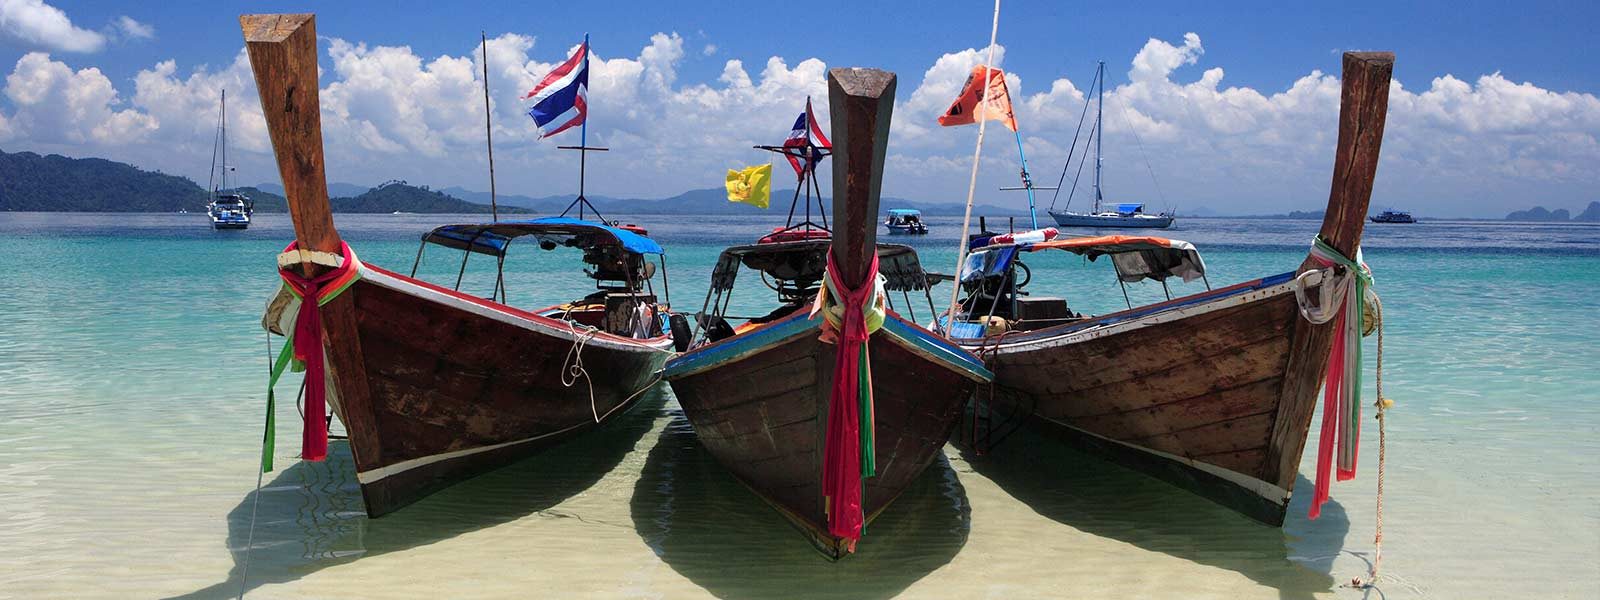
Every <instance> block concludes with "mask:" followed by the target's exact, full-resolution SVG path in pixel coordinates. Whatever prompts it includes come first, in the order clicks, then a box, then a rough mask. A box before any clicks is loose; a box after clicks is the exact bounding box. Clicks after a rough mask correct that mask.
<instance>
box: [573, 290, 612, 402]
mask: <svg viewBox="0 0 1600 600" xmlns="http://www.w3.org/2000/svg"><path fill="white" fill-rule="evenodd" d="M561 319H562V320H563V321H566V322H567V328H568V329H570V330H572V334H573V335H574V336H576V337H575V338H574V339H573V340H572V347H571V348H568V349H567V357H566V358H564V359H562V361H561V385H564V386H566V387H572V386H574V385H577V383H578V378H579V377H582V378H583V381H584V383H586V384H588V386H589V412H590V413H591V414H593V415H594V422H596V423H599V422H600V407H599V406H597V405H596V404H595V399H594V379H591V378H590V377H589V371H588V370H586V369H584V368H583V347H584V346H586V345H588V344H589V340H592V339H594V336H595V335H596V334H599V333H600V328H598V327H590V326H588V325H583V329H578V325H582V323H576V322H574V321H572V307H571V306H568V307H567V311H566V313H565V314H563V315H562V316H561ZM606 414H608V415H609V414H611V413H610V412H609V411H607V412H606Z"/></svg>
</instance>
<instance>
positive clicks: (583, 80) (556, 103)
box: [522, 36, 589, 139]
mask: <svg viewBox="0 0 1600 600" xmlns="http://www.w3.org/2000/svg"><path fill="white" fill-rule="evenodd" d="M522 99H523V100H529V99H532V100H533V107H532V108H530V109H528V116H530V117H533V122H534V123H535V124H536V125H538V126H539V138H540V139H544V138H547V137H550V136H552V135H555V134H558V133H561V132H563V131H566V130H568V129H570V128H572V127H573V126H576V125H582V124H583V119H584V117H586V116H588V115H589V39H588V37H587V36H585V37H584V40H583V44H582V45H580V46H578V51H577V52H574V53H573V54H572V58H568V59H567V62H564V63H561V66H558V67H556V69H555V70H554V71H551V72H550V74H549V75H545V76H544V81H540V82H539V85H537V86H534V88H533V91H530V92H528V93H527V95H524V96H523V97H522Z"/></svg>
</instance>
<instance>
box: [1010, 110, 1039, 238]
mask: <svg viewBox="0 0 1600 600" xmlns="http://www.w3.org/2000/svg"><path fill="white" fill-rule="evenodd" d="M1013 133H1015V134H1017V158H1019V159H1021V160H1022V187H1024V188H1026V189H1027V190H1028V218H1029V219H1030V220H1032V222H1033V228H1034V229H1038V228H1039V213H1038V211H1036V210H1034V208H1033V176H1031V175H1029V174H1028V157H1027V156H1025V155H1023V154H1022V128H1021V127H1018V128H1017V130H1016V131H1014V132H1013Z"/></svg>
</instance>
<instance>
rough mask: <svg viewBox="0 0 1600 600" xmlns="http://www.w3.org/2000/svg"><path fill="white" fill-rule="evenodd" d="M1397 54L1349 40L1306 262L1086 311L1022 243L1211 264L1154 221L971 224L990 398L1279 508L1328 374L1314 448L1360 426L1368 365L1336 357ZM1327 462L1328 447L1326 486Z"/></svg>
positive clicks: (965, 343) (1241, 506) (970, 266)
mask: <svg viewBox="0 0 1600 600" xmlns="http://www.w3.org/2000/svg"><path fill="white" fill-rule="evenodd" d="M1393 66H1394V55H1393V54H1391V53H1387V52H1381V53H1380V52H1370V53H1346V54H1345V55H1344V74H1343V86H1344V88H1343V95H1342V100H1341V103H1340V113H1339V135H1338V145H1337V148H1336V153H1335V155H1336V160H1335V164H1334V169H1333V181H1332V185H1331V189H1330V192H1329V196H1328V205H1327V212H1326V216H1325V217H1324V220H1323V222H1322V228H1321V231H1320V233H1319V234H1318V235H1317V237H1316V238H1315V242H1314V243H1313V246H1312V250H1311V252H1310V256H1309V257H1308V258H1307V259H1306V260H1305V261H1304V262H1303V263H1302V264H1301V265H1300V267H1299V268H1298V269H1297V270H1292V271H1288V272H1284V273H1279V274H1275V275H1269V276H1266V277H1261V278H1257V279H1252V280H1249V281H1245V282H1242V283H1238V284H1235V285H1230V286H1227V287H1222V288H1218V289H1214V290H1211V289H1208V290H1207V291H1205V292H1200V293H1197V294H1192V295H1188V296H1182V297H1178V298H1172V297H1170V295H1169V297H1168V299H1167V300H1165V301H1162V302H1157V303H1153V304H1148V305H1142V306H1135V305H1133V304H1132V302H1131V301H1129V302H1128V309H1127V310H1122V311H1116V312H1112V313H1110V314H1103V315H1083V314H1078V313H1076V312H1074V311H1072V310H1070V309H1069V308H1068V306H1067V300H1066V299H1065V298H1064V297H1061V296H1057V297H1049V296H1046V295H1044V294H1039V293H1033V294H1029V293H1028V292H1029V290H1026V289H1025V288H1026V286H1027V285H1028V281H1029V280H1031V279H1032V277H1031V274H1030V273H1029V272H1028V270H1027V266H1026V265H1025V264H1024V260H1025V259H1024V256H1031V255H1032V254H1033V253H1038V252H1046V253H1049V252H1067V253H1071V254H1076V255H1079V256H1083V257H1085V258H1087V259H1089V260H1095V259H1097V258H1100V257H1107V258H1109V260H1108V261H1106V262H1109V263H1111V266H1112V269H1113V271H1114V272H1115V274H1116V277H1117V280H1118V281H1119V282H1138V281H1141V280H1145V279H1149V280H1153V281H1157V282H1160V283H1161V284H1162V287H1163V289H1165V288H1166V285H1167V283H1166V282H1167V280H1168V279H1169V278H1172V277H1178V278H1180V279H1183V280H1184V281H1190V280H1194V279H1205V278H1206V270H1205V263H1204V262H1203V261H1202V260H1201V259H1200V254H1199V251H1198V250H1196V249H1195V247H1194V246H1193V245H1191V244H1188V243H1186V242H1183V241H1180V240H1172V239H1167V238H1161V237H1153V236H1136V235H1107V236H1098V237H1076V238H1059V239H1046V238H1045V237H1043V236H1038V237H1036V238H1035V241H1033V242H1029V243H1023V242H1022V241H1020V240H1013V239H1005V238H1004V237H1002V236H993V237H990V236H983V237H981V238H979V239H976V240H974V241H973V242H972V243H973V245H974V246H975V249H974V250H973V251H972V253H971V254H969V255H967V256H968V257H967V260H966V261H965V262H964V263H963V264H964V266H963V268H962V271H961V274H960V275H959V281H960V283H959V284H958V285H961V286H962V288H963V289H965V290H966V291H967V292H968V296H967V299H966V301H965V302H963V303H962V304H961V309H962V311H961V313H960V314H958V315H957V317H958V318H957V323H955V324H953V325H952V326H951V327H950V331H951V336H952V337H953V338H954V339H955V341H956V342H958V343H959V344H960V345H961V346H962V347H964V348H967V349H969V350H972V351H976V352H981V353H983V354H984V355H985V356H987V357H988V358H989V362H988V365H989V366H990V368H991V369H992V370H993V371H994V374H995V387H996V388H998V389H999V390H1000V393H998V394H992V396H993V398H992V399H990V400H989V401H991V402H994V403H996V404H998V405H1002V409H1001V410H1002V411H1004V410H1007V409H1006V408H1005V407H1004V406H1005V405H1009V410H1011V411H1013V413H1012V414H1020V415H1022V416H1024V417H1028V418H1030V420H1031V421H1032V422H1034V423H1035V424H1037V425H1039V426H1040V427H1041V428H1043V429H1044V430H1046V431H1050V432H1054V433H1059V434H1060V435H1061V436H1062V437H1063V438H1064V439H1066V440H1068V441H1069V442H1071V443H1074V444H1075V445H1078V446H1080V447H1082V448H1085V449H1087V450H1090V451H1093V452H1096V453H1100V454H1103V455H1106V456H1108V457H1109V458H1111V459H1113V460H1116V461H1119V462H1122V463H1124V464H1127V465H1129V466H1130V467H1133V468H1136V469H1140V470H1143V471H1146V472H1149V473H1151V474H1153V475H1155V476H1157V477H1159V478H1162V479H1165V480H1167V481H1169V482H1171V483H1173V484H1175V485H1178V486H1182V487H1185V488H1187V489H1189V490H1191V491H1193V492H1195V493H1197V494H1199V495H1201V496H1203V497H1206V498H1209V499H1212V500H1214V501H1216V502H1218V503H1220V504H1222V505H1225V506H1228V507H1230V508H1233V509H1235V510H1237V511H1239V512H1241V513H1243V514H1245V515H1246V516H1249V517H1252V518H1255V519H1257V520H1260V521H1262V522H1264V523H1267V524H1270V525H1274V526H1277V525H1282V524H1283V521H1284V516H1285V514H1286V510H1287V507H1288V505H1289V498H1290V493H1291V492H1292V491H1293V490H1294V487H1295V483H1296V480H1297V478H1299V474H1300V468H1299V467H1300V457H1301V454H1302V450H1303V449H1304V448H1305V445H1306V442H1307V437H1308V433H1309V429H1310V426H1311V420H1312V415H1313V413H1314V411H1315V408H1316V404H1317V398H1316V396H1317V391H1318V389H1319V388H1320V387H1322V384H1323V382H1324V376H1325V374H1326V381H1327V384H1328V389H1329V390H1330V392H1329V394H1330V397H1334V396H1339V397H1340V400H1339V403H1338V407H1337V408H1335V407H1334V405H1333V403H1332V401H1327V402H1329V404H1325V408H1324V413H1323V425H1322V427H1323V429H1322V436H1323V437H1322V442H1321V444H1322V446H1320V447H1319V453H1318V455H1319V457H1327V456H1330V455H1331V453H1332V446H1331V444H1332V441H1331V440H1332V436H1333V435H1334V434H1333V433H1332V431H1333V429H1331V427H1332V425H1331V424H1337V425H1338V431H1339V432H1340V433H1339V435H1340V436H1344V435H1345V432H1348V431H1352V430H1354V431H1359V421H1358V420H1350V416H1351V412H1349V411H1352V410H1353V411H1357V412H1358V411H1359V408H1356V406H1358V405H1354V403H1353V401H1352V402H1351V403H1350V405H1348V406H1347V405H1346V404H1345V400H1346V398H1347V396H1348V395H1349V391H1350V390H1351V385H1352V383H1353V384H1354V388H1355V390H1356V393H1357V394H1359V389H1360V381H1359V376H1356V377H1355V381H1354V382H1352V381H1350V379H1349V377H1350V375H1349V373H1348V372H1347V371H1343V370H1337V369H1329V365H1330V364H1332V365H1340V364H1341V363H1345V361H1346V358H1345V357H1347V356H1353V357H1354V358H1351V359H1349V360H1350V361H1351V362H1352V363H1353V364H1354V365H1355V366H1356V367H1357V368H1359V366H1360V364H1361V360H1360V351H1359V348H1360V340H1359V338H1358V337H1357V336H1359V335H1361V332H1360V329H1361V327H1360V324H1361V323H1362V322H1363V321H1362V319H1363V316H1362V313H1363V303H1364V302H1370V300H1369V299H1367V298H1365V297H1364V294H1363V291H1362V290H1363V289H1364V288H1363V286H1364V285H1365V284H1364V283H1362V281H1364V279H1365V278H1366V277H1368V276H1367V275H1365V274H1364V273H1365V267H1364V266H1363V265H1360V262H1359V261H1360V258H1359V257H1360V254H1359V248H1360V242H1361V233H1362V227H1363V223H1364V221H1365V218H1366V213H1367V206H1368V203H1369V201H1370V200H1371V197H1372V186H1373V177H1374V175H1375V173H1376V171H1377V165H1378V152H1379V148H1380V146H1381V143H1382V139H1383V126H1384V121H1385V116H1386V111H1387V106H1388V97H1389V82H1390V75H1391V73H1392V71H1393ZM1057 218H1058V220H1059V219H1060V217H1059V216H1058V217H1057ZM1005 237H1010V236H1005ZM1019 237H1020V236H1019ZM1207 287H1208V288H1209V287H1210V285H1209V282H1208V283H1207ZM1033 291H1034V292H1037V291H1038V290H1033ZM1319 297H1320V298H1321V300H1320V301H1318V302H1313V301H1312V299H1313V298H1319ZM1335 298H1343V299H1344V300H1336V299H1335ZM1369 308H1370V307H1369ZM1341 311H1342V312H1341ZM1335 318H1337V321H1335V320H1334V319H1335ZM1351 323H1353V324H1354V325H1353V326H1350V328H1349V329H1345V327H1346V325H1347V324H1351ZM1345 364H1350V363H1345ZM1357 373H1359V371H1357ZM1336 375H1337V376H1338V379H1336V378H1335V376H1336ZM1341 390H1342V391H1341ZM980 395H981V394H980ZM985 398H988V396H985ZM1343 439H1344V440H1346V441H1345V442H1341V445H1340V452H1341V462H1340V470H1341V474H1340V478H1341V479H1344V478H1346V477H1345V471H1344V469H1345V463H1344V462H1343V458H1344V455H1343V454H1342V453H1344V452H1345V451H1346V450H1348V451H1349V463H1348V464H1349V471H1348V474H1349V476H1352V477H1353V476H1354V468H1355V459H1354V446H1353V445H1345V443H1349V439H1350V438H1343ZM1326 473H1327V472H1326V471H1325V470H1323V469H1322V462H1321V460H1319V468H1318V479H1319V481H1318V482H1317V488H1318V489H1317V493H1318V497H1319V498H1321V499H1325V498H1326V493H1327V485H1328V481H1327V480H1326V479H1325V477H1326ZM1317 504H1318V503H1317V502H1313V507H1315V506H1316V505H1317ZM1313 510H1315V508H1313Z"/></svg>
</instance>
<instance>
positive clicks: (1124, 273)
mask: <svg viewBox="0 0 1600 600" xmlns="http://www.w3.org/2000/svg"><path fill="white" fill-rule="evenodd" d="M1041 250H1065V251H1067V252H1071V253H1073V254H1077V255H1080V256H1084V257H1087V258H1088V259H1089V260H1095V259H1097V258H1100V257H1101V256H1110V257H1111V261H1112V264H1114V265H1115V266H1116V269H1117V275H1118V277H1120V278H1121V279H1122V280H1123V281H1126V282H1129V283H1133V282H1136V281H1139V280H1142V279H1153V280H1156V281H1165V280H1166V279H1167V278H1168V277H1172V276H1174V275H1176V276H1178V277H1180V278H1182V279H1183V280H1184V281H1193V280H1195V279H1199V278H1201V277H1204V276H1205V273H1206V265H1205V261H1203V260H1202V259H1201V258H1200V250H1199V249H1197V248H1195V247H1194V244H1191V243H1189V242H1185V241H1183V240H1174V239H1168V238H1163V237H1154V236H1141V235H1103V236H1095V237H1074V238H1058V239H1054V240H1050V241H1046V242H1037V243H1033V244H1023V245H1020V246H1019V245H1013V244H998V245H994V246H988V247H985V248H980V249H978V250H974V251H973V253H972V254H973V255H979V258H978V259H977V260H976V261H974V260H973V259H970V258H969V260H968V264H967V265H965V266H963V267H962V280H963V281H965V280H967V279H969V278H970V277H971V275H972V274H973V273H976V272H977V271H978V270H979V269H981V270H982V271H983V272H985V273H989V274H998V273H999V272H1001V271H1003V270H1004V269H1005V268H1008V267H1009V265H1010V261H1011V259H1012V258H1013V257H1014V255H1015V253H1016V252H1018V251H1021V252H1039V251H1041ZM981 255H990V256H988V257H984V256H981Z"/></svg>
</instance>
